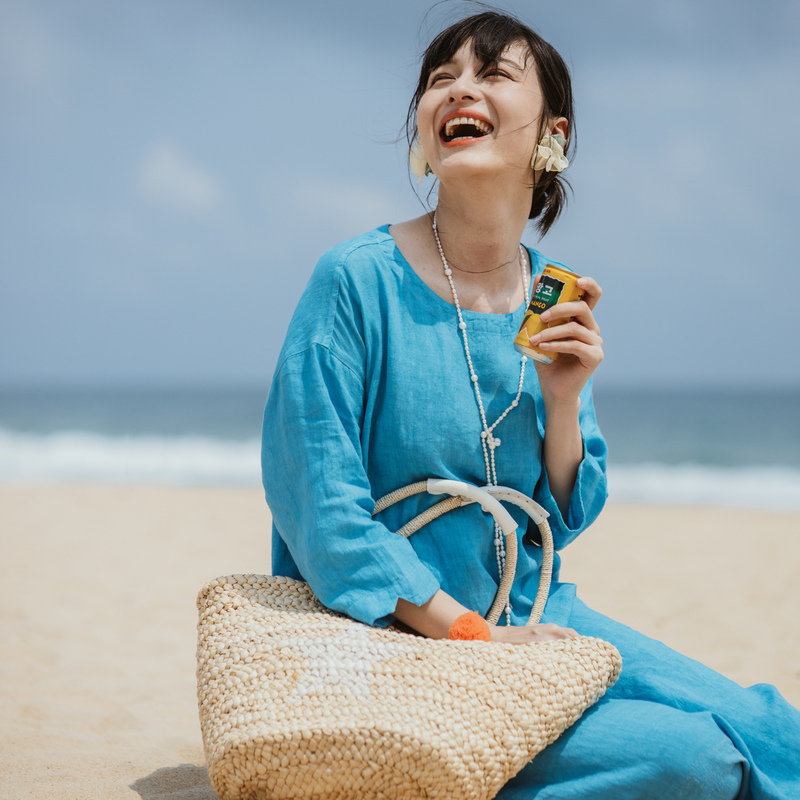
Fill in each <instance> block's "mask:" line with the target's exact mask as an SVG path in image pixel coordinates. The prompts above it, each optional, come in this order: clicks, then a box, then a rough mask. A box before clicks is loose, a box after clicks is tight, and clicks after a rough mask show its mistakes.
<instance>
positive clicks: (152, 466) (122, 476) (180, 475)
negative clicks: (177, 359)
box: [0, 430, 800, 510]
mask: <svg viewBox="0 0 800 800" xmlns="http://www.w3.org/2000/svg"><path fill="white" fill-rule="evenodd" d="M0 479H2V480H7V481H12V482H50V481H78V482H80V481H97V482H102V483H157V484H189V485H191V484H195V485H196V484H200V485H224V486H227V485H238V486H258V485H260V483H261V462H260V442H259V441H258V440H257V439H252V440H249V441H244V442H235V441H227V440H222V439H212V438H208V437H200V436H191V437H158V436H138V437H135V436H129V437H113V436H103V435H100V434H95V433H81V432H62V433H53V434H48V435H42V434H23V433H13V432H9V431H3V430H0ZM608 480H609V494H610V497H611V499H612V500H614V501H617V502H633V503H659V504H676V505H715V506H728V507H739V508H766V509H785V510H800V469H796V468H792V467H746V468H738V469H734V468H723V467H709V466H699V465H692V464H686V465H680V466H668V465H664V464H633V465H612V466H611V467H610V468H609V475H608Z"/></svg>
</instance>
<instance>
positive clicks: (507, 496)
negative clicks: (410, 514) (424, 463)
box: [372, 478, 554, 625]
mask: <svg viewBox="0 0 800 800" xmlns="http://www.w3.org/2000/svg"><path fill="white" fill-rule="evenodd" d="M421 492H428V493H429V494H433V495H441V494H447V495H449V497H448V498H446V499H445V500H440V501H439V502H438V503H435V504H434V505H432V506H431V507H430V508H428V509H427V510H426V511H423V512H422V513H421V514H419V515H417V516H416V517H414V519H412V520H411V521H410V522H407V523H406V524H405V525H403V527H402V528H400V530H399V531H397V533H398V534H399V535H400V536H405V537H406V538H407V537H409V536H411V534H412V533H416V532H417V531H418V530H419V529H420V528H422V527H423V526H425V525H427V524H428V523H429V522H431V521H432V520H434V519H436V518H437V517H441V516H442V515H443V514H446V513H447V512H449V511H452V510H453V509H456V508H459V507H460V506H464V505H469V504H471V503H478V504H479V505H480V507H481V509H482V510H483V511H485V512H487V513H489V514H491V515H492V517H493V518H494V520H495V522H496V523H497V524H498V525H499V526H500V528H501V529H502V531H503V535H504V536H505V540H506V563H505V568H504V569H503V575H502V577H501V579H500V585H499V586H498V588H497V594H496V595H495V598H494V602H493V603H492V607H491V608H490V609H489V613H488V614H487V615H486V621H487V622H488V623H489V624H490V625H496V624H497V621H498V620H499V619H500V614H502V612H503V609H504V608H505V607H506V605H507V604H508V597H509V594H510V593H511V585H512V583H513V582H514V574H515V573H516V569H517V523H516V521H515V520H514V518H513V517H512V516H511V514H509V513H508V511H507V510H506V509H505V508H504V507H503V505H502V504H501V502H500V501H501V500H503V501H505V502H507V503H512V504H513V505H516V506H518V507H519V508H521V509H522V510H523V511H525V513H526V514H527V515H528V516H529V517H530V518H531V519H532V520H533V521H534V522H535V523H536V526H537V527H538V528H539V532H540V533H541V536H542V566H541V569H540V572H539V588H538V590H537V592H536V599H535V601H534V603H533V608H532V609H531V614H530V617H528V622H527V623H526V624H527V625H535V624H536V623H537V622H539V620H540V619H541V618H542V613H543V612H544V606H545V603H547V596H548V595H549V593H550V581H551V579H552V576H553V552H554V547H553V534H552V531H551V530H550V524H549V523H548V522H547V517H548V513H547V511H545V510H544V509H543V508H542V507H541V506H540V505H539V504H538V503H536V502H534V501H533V500H532V499H531V498H530V497H527V496H526V495H524V494H523V493H522V492H518V491H517V490H516V489H511V488H509V487H507V486H491V485H490V486H483V487H478V486H475V485H474V484H471V483H466V482H465V481H454V480H445V479H444V478H428V480H426V481H418V482H417V483H412V484H409V485H408V486H404V487H403V488H402V489H396V490H395V491H394V492H390V493H389V494H387V495H384V496H383V497H381V498H380V500H378V502H377V503H375V510H374V511H373V512H372V516H373V517H374V516H375V515H376V514H379V513H380V512H381V511H384V510H385V509H387V508H389V506H391V505H394V504H395V503H397V502H398V501H400V500H402V499H404V498H406V497H411V496H412V495H415V494H420V493H421Z"/></svg>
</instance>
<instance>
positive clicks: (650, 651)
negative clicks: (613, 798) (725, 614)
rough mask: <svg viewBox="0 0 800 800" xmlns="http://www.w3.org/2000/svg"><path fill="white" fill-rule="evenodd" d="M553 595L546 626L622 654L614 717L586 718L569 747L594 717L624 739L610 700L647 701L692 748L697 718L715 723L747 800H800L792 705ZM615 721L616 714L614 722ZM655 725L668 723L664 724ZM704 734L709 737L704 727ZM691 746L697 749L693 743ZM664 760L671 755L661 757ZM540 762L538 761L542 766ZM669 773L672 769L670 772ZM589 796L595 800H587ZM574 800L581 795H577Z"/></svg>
mask: <svg viewBox="0 0 800 800" xmlns="http://www.w3.org/2000/svg"><path fill="white" fill-rule="evenodd" d="M554 588H556V591H554V592H553V594H552V596H553V600H554V603H553V605H552V608H551V609H550V606H549V609H550V610H551V611H552V616H553V618H552V619H551V618H549V616H548V614H547V611H546V614H545V617H543V619H544V620H545V621H552V622H559V623H560V624H565V625H569V626H571V627H573V628H575V630H577V631H578V632H579V633H582V634H585V635H588V636H597V637H600V638H603V639H606V640H607V641H609V642H611V643H612V644H614V645H615V646H616V647H617V648H618V649H619V651H620V653H621V654H622V674H621V675H620V678H619V680H618V681H617V683H616V684H615V685H614V686H613V687H612V688H611V689H610V690H609V691H608V692H607V693H606V695H605V698H604V699H603V701H601V703H603V704H604V705H607V706H608V707H609V709H611V710H609V711H603V713H602V714H594V713H593V712H592V711H590V712H587V714H585V715H584V717H583V718H582V719H581V720H580V721H579V722H578V723H577V724H576V725H575V726H574V728H573V729H571V731H568V732H567V734H566V735H565V737H564V738H565V741H570V740H576V741H581V740H582V738H583V737H582V736H581V735H580V734H579V732H580V729H581V728H582V727H584V725H585V723H586V722H588V721H589V720H590V719H592V718H593V717H594V716H598V717H602V719H603V720H604V722H605V724H607V725H608V727H607V728H606V734H605V735H606V736H607V737H608V738H609V739H611V740H613V739H614V738H615V737H619V735H620V733H621V729H622V726H623V725H625V726H628V725H630V724H631V722H630V720H628V718H627V716H626V715H627V714H628V711H627V710H624V709H627V708H628V706H626V705H623V706H621V707H620V709H622V710H617V708H618V707H617V705H616V703H615V702H612V701H620V702H622V703H623V704H624V703H625V702H628V701H635V702H642V701H644V702H646V703H649V704H652V705H657V706H662V707H664V708H666V709H670V710H673V711H675V712H678V716H677V717H671V722H670V724H673V723H674V724H675V725H676V726H677V727H676V728H675V729H673V735H674V736H676V737H677V739H678V740H679V741H680V740H681V739H686V738H687V737H688V739H690V740H692V741H695V739H696V736H698V735H700V733H701V732H700V731H699V730H698V731H696V732H695V733H691V732H689V727H690V726H691V725H694V724H695V723H696V721H697V720H698V719H700V718H702V719H704V720H706V722H707V723H709V722H710V724H713V726H714V727H715V728H716V729H717V731H718V733H719V734H720V735H722V736H724V737H725V738H726V739H727V741H728V743H730V744H731V745H732V746H733V747H735V748H736V750H737V752H738V753H739V754H740V757H741V758H742V759H744V760H746V762H747V766H746V767H745V769H744V783H743V792H742V795H741V796H742V798H755V799H756V800H766V799H767V798H769V799H770V800H784V798H785V799H786V800H789V798H800V712H798V711H797V709H795V708H793V707H792V706H790V705H789V704H788V703H787V702H786V701H785V700H784V699H783V698H782V697H781V695H780V693H779V692H778V691H777V689H775V688H774V687H772V686H768V685H765V684H759V685H757V686H752V687H750V688H749V689H744V688H742V687H741V686H739V685H738V684H736V683H734V682H733V681H730V680H728V679H727V678H725V677H723V676H722V675H720V674H719V673H716V672H714V671H713V670H711V669H709V668H708V667H705V666H704V665H702V664H700V663H699V662H697V661H694V660H692V659H690V658H687V657H686V656H682V655H680V654H679V653H676V652H675V651H674V650H671V649H670V648H668V647H667V646H666V645H664V644H662V643H661V642H657V641H656V640H654V639H650V638H649V637H647V636H644V635H643V634H640V633H637V632H636V631H634V630H632V629H631V628H628V627H627V626H625V625H622V624H620V623H618V622H615V621H614V620H612V619H609V618H608V617H605V616H603V615H602V614H598V613H597V612H596V611H592V610H591V609H590V608H588V607H587V606H586V605H585V604H584V603H583V602H582V601H581V600H579V599H578V598H577V597H571V589H572V587H569V586H567V585H563V584H562V585H560V590H559V588H558V587H554ZM599 710H600V709H599V708H598V711H599ZM614 714H618V715H619V719H618V721H617V722H615V720H614V717H613V715H614ZM654 720H655V718H654ZM658 724H659V725H661V724H664V725H666V724H667V723H666V722H664V721H662V722H659V723H658ZM684 724H685V725H686V726H687V728H686V733H685V734H684V733H682V731H683V730H684V728H683V725H684ZM655 725H656V722H655V721H654V722H653V723H651V724H649V727H650V729H651V730H656V728H655ZM596 726H597V723H593V724H592V726H591V727H592V728H593V729H594V728H595V727H596ZM701 727H703V730H705V732H706V733H708V728H707V727H706V726H705V725H704V726H701ZM596 736H599V734H596ZM628 736H629V732H628V731H625V734H624V737H628ZM701 738H702V737H701ZM712 738H714V737H712ZM559 741H560V740H559ZM592 741H593V738H592V739H587V744H586V746H587V747H594V746H595V745H592V744H591V742H592ZM709 741H710V740H709ZM634 745H636V746H642V747H646V741H645V742H641V741H639V740H635V742H634ZM558 746H559V743H558V742H557V743H556V744H555V745H553V746H551V747H554V748H555V749H556V751H557V750H558ZM597 747H599V745H597ZM694 747H695V749H698V748H699V746H698V745H697V743H696V742H695V745H694ZM550 749H551V748H548V749H547V750H550ZM699 749H702V748H699ZM723 749H724V748H723ZM547 750H546V751H545V753H547ZM706 750H707V748H706ZM706 750H704V752H706ZM620 754H622V752H620ZM542 755H544V754H542ZM574 755H576V756H577V755H579V753H575V754H574ZM667 756H668V754H665V755H662V756H659V757H660V758H667ZM541 757H542V756H541V755H540V756H538V757H537V759H538V758H541ZM637 757H641V756H637ZM706 757H708V758H711V759H712V760H713V758H716V757H717V756H715V755H714V748H713V746H711V750H707V752H706ZM535 763H536V762H535V761H534V764H535ZM619 768H620V769H621V768H622V767H621V766H620V767H619ZM666 768H667V769H671V767H670V766H669V765H667V766H666ZM512 796H513V795H512ZM529 796H531V797H539V796H541V797H550V796H555V795H547V794H542V795H536V794H532V795H529ZM559 796H562V797H565V798H566V797H570V796H571V795H569V794H567V793H563V794H562V795H559ZM590 796H592V795H586V797H590ZM620 796H626V795H620ZM631 796H632V797H638V796H639V795H635V794H634V795H631ZM641 796H646V795H641ZM689 796H692V795H689ZM697 796H698V797H701V796H702V795H697ZM734 796H735V795H734ZM575 797H583V795H581V794H577V795H575Z"/></svg>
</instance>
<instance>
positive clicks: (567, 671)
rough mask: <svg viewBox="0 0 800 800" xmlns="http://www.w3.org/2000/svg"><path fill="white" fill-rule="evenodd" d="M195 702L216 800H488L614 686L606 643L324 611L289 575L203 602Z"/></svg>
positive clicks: (613, 661)
mask: <svg viewBox="0 0 800 800" xmlns="http://www.w3.org/2000/svg"><path fill="white" fill-rule="evenodd" d="M197 602H198V610H199V614H200V622H199V627H198V669H197V678H198V700H199V709H200V722H201V728H202V733H203V744H204V747H205V752H206V764H207V767H208V773H209V776H210V778H211V783H212V785H213V787H214V789H215V791H216V792H217V793H218V794H219V795H220V797H222V798H223V800H234V799H236V800H245V798H247V799H249V800H256V799H258V800H260V799H261V798H264V799H265V800H266V798H314V799H315V800H365V799H366V798H375V799H376V800H378V798H386V799H387V800H388V799H389V798H391V799H392V800H401V799H402V800H406V799H408V800H411V798H414V800H417V798H423V797H424V798H441V799H442V800H444V799H445V798H446V799H447V800H462V799H463V800H466V799H467V798H470V800H471V799H472V798H475V800H478V799H479V798H480V799H483V798H491V797H494V796H495V795H496V794H497V793H498V792H499V791H500V789H501V787H502V786H503V785H504V784H505V783H506V782H507V781H508V780H510V779H511V778H512V777H513V776H514V775H515V774H516V773H517V772H519V770H520V769H522V767H524V766H525V764H526V763H527V762H528V761H530V759H532V758H533V757H534V756H535V755H536V754H537V753H538V752H539V751H540V750H542V749H543V748H544V747H545V746H547V745H548V744H549V743H551V742H553V741H554V740H555V739H556V738H557V737H558V736H559V735H560V734H561V733H562V732H563V731H564V730H565V729H566V728H567V727H569V726H570V725H571V724H572V723H573V722H575V721H576V720H577V719H578V717H580V715H581V714H582V713H583V711H584V710H585V709H586V708H588V707H589V706H590V705H592V704H593V703H595V702H596V701H597V700H598V699H599V698H600V697H601V696H602V694H603V692H604V691H605V690H606V689H607V688H608V687H609V686H610V685H612V684H613V683H614V681H615V680H616V679H617V676H618V674H619V670H620V667H621V659H620V656H619V653H618V652H617V651H616V649H615V648H614V647H613V646H612V645H610V644H608V643H607V642H604V641H602V640H599V639H592V638H587V637H579V638H577V639H569V640H560V641H554V642H546V643H541V644H528V645H517V646H514V645H503V644H498V643H489V642H462V641H447V640H431V639H425V638H423V637H419V636H415V635H412V634H408V633H401V632H399V631H397V630H392V629H388V630H387V629H376V628H372V627H369V626H367V625H363V624H361V623H359V622H355V621H353V620H351V619H348V618H346V617H343V616H341V615H338V614H335V613H333V612H331V611H328V610H327V609H325V608H324V607H323V606H322V605H321V604H320V603H319V602H318V601H317V600H316V598H315V597H314V595H313V594H312V593H311V591H310V590H309V588H308V586H307V585H306V584H305V583H301V582H299V581H294V580H292V579H290V578H282V577H268V576H262V575H234V576H229V577H223V578H218V579H217V580H215V581H213V582H211V583H209V584H208V585H207V586H205V587H204V588H203V590H202V591H201V592H200V595H199V597H198V601H197Z"/></svg>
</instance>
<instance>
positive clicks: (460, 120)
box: [444, 117, 492, 139]
mask: <svg viewBox="0 0 800 800" xmlns="http://www.w3.org/2000/svg"><path fill="white" fill-rule="evenodd" d="M457 125H472V126H473V127H475V128H477V129H478V130H479V131H480V132H481V133H484V134H486V133H490V132H491V130H492V126H491V125H489V124H488V123H486V122H484V121H483V120H480V119H475V118H474V117H456V118H455V119H451V120H448V121H447V122H446V123H445V126H444V135H445V136H447V137H448V138H450V137H452V136H453V131H454V130H455V128H456V126H457ZM459 138H462V139H463V138H467V137H463V136H462V137H459Z"/></svg>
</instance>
